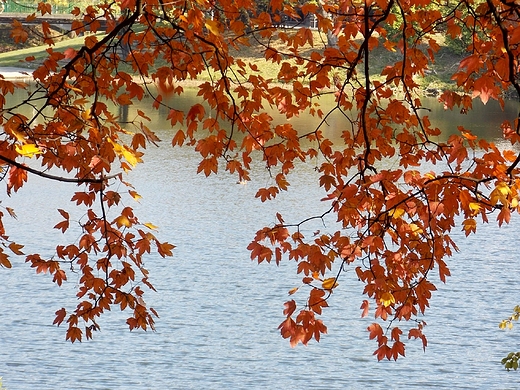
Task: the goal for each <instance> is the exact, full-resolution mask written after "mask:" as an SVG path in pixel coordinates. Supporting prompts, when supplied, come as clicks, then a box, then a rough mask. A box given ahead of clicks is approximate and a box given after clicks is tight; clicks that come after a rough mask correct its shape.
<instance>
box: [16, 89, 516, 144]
mask: <svg viewBox="0 0 520 390" xmlns="http://www.w3.org/2000/svg"><path fill="white" fill-rule="evenodd" d="M197 91H198V90H197V89H194V88H186V89H185V93H184V94H183V95H182V96H178V95H174V96H170V97H167V98H165V103H166V104H167V105H169V106H172V107H174V108H175V109H177V110H182V111H184V112H187V111H188V110H189V109H190V108H191V107H192V106H193V105H194V104H197V103H199V104H205V103H204V101H203V99H202V98H201V97H200V96H197ZM25 98H27V92H24V91H20V90H17V91H15V94H14V96H13V101H15V102H19V101H22V100H23V99H25ZM320 101H321V104H322V107H323V110H324V111H325V110H326V109H327V107H329V108H332V107H334V106H335V103H334V98H333V96H332V95H325V96H323V97H321V98H320ZM152 103H153V100H152V98H151V97H150V96H149V95H148V96H146V97H145V98H144V99H143V100H142V101H135V102H133V104H132V105H130V106H121V107H114V106H113V105H110V104H109V108H110V109H112V110H113V112H118V113H119V116H120V119H121V122H123V123H125V122H128V121H132V120H133V119H134V118H136V117H137V111H138V110H140V111H142V112H145V113H146V115H147V116H148V117H149V118H150V119H151V121H150V127H152V128H154V129H171V124H170V121H169V120H168V114H169V110H168V108H167V107H165V106H163V105H160V106H159V109H157V110H156V109H152ZM422 103H423V107H424V108H425V110H422V113H423V115H427V116H428V117H429V119H430V121H431V123H432V126H435V127H438V128H439V129H441V130H442V136H441V137H440V139H441V140H445V139H447V137H449V135H451V134H459V132H458V130H457V127H458V126H464V127H465V128H467V129H469V130H471V131H472V132H473V133H474V134H475V135H478V136H479V137H483V138H485V139H487V140H492V141H499V140H501V138H502V131H501V129H500V125H501V124H502V122H504V121H505V120H509V121H510V122H511V123H513V122H514V120H515V119H516V118H517V117H518V102H517V101H512V100H509V101H506V102H505V107H504V109H503V110H502V108H501V107H500V105H499V104H498V102H496V101H494V100H490V101H489V102H488V103H487V104H486V105H484V104H482V102H481V101H480V100H479V99H475V100H474V101H473V110H471V111H469V112H468V113H467V114H462V113H460V111H459V110H456V109H455V110H445V109H444V107H443V105H442V104H440V103H439V102H438V100H437V99H436V98H431V97H424V98H422ZM206 107H207V106H206ZM19 111H20V113H21V114H24V115H26V116H30V115H32V114H34V112H33V111H34V110H33V109H32V108H31V107H20V110H19ZM266 112H267V113H268V114H269V115H271V116H272V117H273V118H274V119H275V121H276V122H277V123H283V122H285V121H287V119H286V118H285V117H284V116H283V115H281V114H280V113H279V112H278V111H277V109H276V108H275V107H266ZM207 114H208V115H210V116H211V115H212V112H211V110H209V109H208V112H207ZM289 122H290V123H291V124H292V125H293V127H294V128H295V129H297V130H298V132H299V133H300V134H304V133H308V132H310V131H313V130H314V129H315V128H316V127H317V126H319V125H320V123H321V120H320V119H319V118H316V117H313V116H310V115H304V114H301V115H300V116H297V117H293V118H291V119H290V120H289ZM350 128H351V124H350V122H349V121H348V120H347V119H346V118H345V116H344V115H343V114H341V113H340V112H334V113H333V114H332V115H331V116H330V117H328V118H327V120H326V121H325V122H324V123H323V124H322V125H321V129H322V130H323V132H324V133H325V135H326V136H328V137H330V138H331V140H332V141H333V142H334V143H335V144H338V145H340V144H341V143H342V139H341V133H342V132H343V131H344V130H350ZM172 135H173V131H172Z"/></svg>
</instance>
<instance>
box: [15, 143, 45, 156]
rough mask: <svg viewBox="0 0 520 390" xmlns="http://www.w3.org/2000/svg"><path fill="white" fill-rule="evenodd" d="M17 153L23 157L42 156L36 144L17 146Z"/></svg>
mask: <svg viewBox="0 0 520 390" xmlns="http://www.w3.org/2000/svg"><path fill="white" fill-rule="evenodd" d="M16 152H18V154H20V155H22V156H26V157H32V156H34V155H35V154H41V153H42V151H41V150H40V148H38V146H36V145H35V144H25V145H22V146H19V145H16Z"/></svg>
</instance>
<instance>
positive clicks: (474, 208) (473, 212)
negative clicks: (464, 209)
mask: <svg viewBox="0 0 520 390" xmlns="http://www.w3.org/2000/svg"><path fill="white" fill-rule="evenodd" d="M469 209H470V210H471V215H477V214H478V212H479V211H480V204H478V203H476V202H470V204H469Z"/></svg>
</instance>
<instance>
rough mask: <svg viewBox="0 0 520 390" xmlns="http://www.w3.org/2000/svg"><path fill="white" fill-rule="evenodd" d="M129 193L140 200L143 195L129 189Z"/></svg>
mask: <svg viewBox="0 0 520 390" xmlns="http://www.w3.org/2000/svg"><path fill="white" fill-rule="evenodd" d="M128 193H129V194H130V195H131V196H132V198H134V200H139V199H141V198H142V196H141V195H139V194H138V193H137V192H135V191H133V190H130V191H128Z"/></svg>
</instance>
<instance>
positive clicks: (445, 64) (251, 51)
mask: <svg viewBox="0 0 520 390" xmlns="http://www.w3.org/2000/svg"><path fill="white" fill-rule="evenodd" d="M3 31H4V33H2V34H0V45H2V44H3V42H8V41H10V44H11V49H12V50H11V51H7V52H4V53H0V66H4V67H5V66H13V67H19V68H28V69H30V68H35V67H36V66H37V65H39V64H41V63H42V62H43V60H44V59H45V57H46V54H47V53H46V49H47V48H48V46H47V45H37V44H35V42H36V43H37V42H38V41H37V35H38V34H37V32H35V35H36V36H32V37H31V36H30V40H29V42H28V43H27V44H26V45H25V46H26V47H20V45H18V47H17V46H16V45H13V43H12V39H11V38H10V37H8V36H6V34H7V33H6V32H5V31H7V29H4V30H3ZM83 41H84V37H77V38H66V39H63V40H61V41H58V42H56V43H55V44H54V46H53V49H54V50H55V51H63V50H65V49H67V48H71V47H72V48H76V49H79V48H80V47H81V46H82V44H83ZM314 42H315V43H314V46H313V47H311V46H310V45H308V46H307V47H303V48H302V55H305V54H306V53H309V52H310V51H311V50H324V49H325V43H326V39H325V37H324V36H322V35H320V34H319V33H318V32H314ZM360 42H361V41H360ZM438 43H439V44H440V46H441V49H440V51H439V52H438V53H437V56H436V61H435V63H433V64H431V65H430V69H429V71H428V73H427V74H426V75H425V76H424V77H422V78H420V79H418V80H417V82H418V83H419V84H420V85H421V87H422V88H423V89H425V90H432V91H435V90H440V89H446V88H453V83H452V82H451V80H450V77H451V75H452V74H453V72H454V71H456V69H457V66H458V63H459V61H460V60H461V59H462V57H463V56H462V55H461V54H460V53H457V52H455V51H454V50H452V49H451V48H450V47H449V45H445V44H444V42H443V38H442V37H439V39H438ZM6 44H7V43H6ZM270 46H271V47H273V48H275V49H277V50H279V51H280V52H281V53H287V54H289V50H288V49H287V48H286V47H285V46H284V44H283V42H282V41H280V40H271V41H270ZM5 47H7V46H5V45H4V48H5ZM262 49H263V48H262V46H261V44H260V43H258V44H256V45H251V46H249V47H244V48H242V49H241V50H240V51H236V50H235V51H233V52H232V54H233V55H234V56H235V57H237V58H240V59H242V60H243V61H244V62H246V63H251V64H252V65H257V66H258V68H259V69H260V72H261V75H262V76H264V77H265V78H268V79H272V80H274V81H277V80H278V72H279V66H278V64H275V63H272V62H270V61H266V60H265V59H264V58H263V56H262V51H263V50H262ZM28 57H34V60H33V61H31V62H28V61H26V58H28ZM286 58H289V56H288V55H287V56H286ZM371 58H372V62H371V63H370V69H371V70H372V71H373V74H374V75H376V74H379V73H380V72H381V70H382V69H383V68H384V67H385V66H387V65H388V64H392V63H395V62H396V61H399V60H401V58H400V53H395V52H391V51H388V50H386V49H385V48H381V47H379V48H375V49H374V50H373V51H372V52H371ZM211 77H218V75H215V74H211V73H209V74H202V75H201V76H200V78H199V80H202V81H204V80H209V79H210V78H211ZM374 79H377V76H374Z"/></svg>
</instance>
